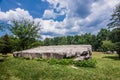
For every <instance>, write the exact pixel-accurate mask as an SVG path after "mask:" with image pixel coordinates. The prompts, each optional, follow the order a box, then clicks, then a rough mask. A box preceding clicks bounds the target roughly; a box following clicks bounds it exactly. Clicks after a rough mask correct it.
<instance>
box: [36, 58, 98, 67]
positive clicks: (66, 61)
mask: <svg viewBox="0 0 120 80" xmlns="http://www.w3.org/2000/svg"><path fill="white" fill-rule="evenodd" d="M36 60H37V61H44V62H47V63H49V64H51V65H55V64H59V65H75V66H78V67H95V66H96V60H95V59H91V60H83V61H73V59H60V60H58V59H54V58H52V59H48V60H47V59H41V58H40V59H36Z"/></svg>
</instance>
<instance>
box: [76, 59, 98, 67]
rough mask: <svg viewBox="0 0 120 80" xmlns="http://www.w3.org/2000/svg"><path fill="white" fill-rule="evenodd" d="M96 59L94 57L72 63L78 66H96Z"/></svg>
mask: <svg viewBox="0 0 120 80" xmlns="http://www.w3.org/2000/svg"><path fill="white" fill-rule="evenodd" d="M96 63H97V61H96V60H95V59H90V60H83V61H75V62H74V65H75V66H78V67H93V68H94V67H96Z"/></svg>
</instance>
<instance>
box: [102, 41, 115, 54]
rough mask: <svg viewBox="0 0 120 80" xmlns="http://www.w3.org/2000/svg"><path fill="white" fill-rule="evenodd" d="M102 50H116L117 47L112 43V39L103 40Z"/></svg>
mask: <svg viewBox="0 0 120 80" xmlns="http://www.w3.org/2000/svg"><path fill="white" fill-rule="evenodd" d="M101 48H102V50H103V51H104V52H105V51H114V50H115V49H114V48H115V44H114V43H112V42H111V41H108V40H105V41H102V45H101Z"/></svg>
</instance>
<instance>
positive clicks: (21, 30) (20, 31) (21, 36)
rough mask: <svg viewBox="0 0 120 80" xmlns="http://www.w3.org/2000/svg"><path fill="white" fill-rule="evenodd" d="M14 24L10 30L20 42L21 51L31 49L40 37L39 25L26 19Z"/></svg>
mask: <svg viewBox="0 0 120 80" xmlns="http://www.w3.org/2000/svg"><path fill="white" fill-rule="evenodd" d="M12 23H13V26H11V27H10V28H9V29H10V31H11V33H12V34H13V35H14V36H15V37H16V38H17V39H18V41H19V42H18V44H19V50H24V49H28V48H31V44H33V43H34V42H35V41H36V39H38V38H39V37H40V34H39V31H40V28H39V27H38V26H39V23H38V24H35V22H31V21H30V20H25V19H24V20H22V21H12Z"/></svg>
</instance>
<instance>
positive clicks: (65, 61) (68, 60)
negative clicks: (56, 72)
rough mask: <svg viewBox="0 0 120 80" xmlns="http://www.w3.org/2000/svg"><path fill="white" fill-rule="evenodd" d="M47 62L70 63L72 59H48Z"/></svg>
mask: <svg viewBox="0 0 120 80" xmlns="http://www.w3.org/2000/svg"><path fill="white" fill-rule="evenodd" d="M47 62H48V63H49V64H60V65H70V64H72V63H73V60H72V59H61V60H57V59H49V60H48V61H47Z"/></svg>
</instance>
